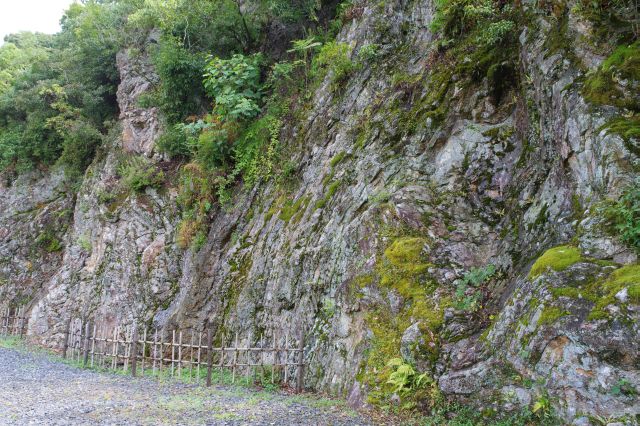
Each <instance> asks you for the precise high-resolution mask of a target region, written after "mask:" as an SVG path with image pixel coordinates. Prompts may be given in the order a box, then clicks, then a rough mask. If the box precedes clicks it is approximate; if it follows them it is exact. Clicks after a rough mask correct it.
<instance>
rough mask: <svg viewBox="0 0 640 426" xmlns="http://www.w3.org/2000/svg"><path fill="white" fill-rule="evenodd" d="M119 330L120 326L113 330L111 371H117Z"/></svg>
mask: <svg viewBox="0 0 640 426" xmlns="http://www.w3.org/2000/svg"><path fill="white" fill-rule="evenodd" d="M118 328H119V326H116V327H114V328H113V341H112V342H111V349H112V356H111V369H112V370H115V369H116V358H117V357H118V349H117V346H116V341H117V340H116V339H117V337H118Z"/></svg>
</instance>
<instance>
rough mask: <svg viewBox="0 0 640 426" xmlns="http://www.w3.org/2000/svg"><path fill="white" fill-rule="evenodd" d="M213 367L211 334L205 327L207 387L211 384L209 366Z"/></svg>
mask: <svg viewBox="0 0 640 426" xmlns="http://www.w3.org/2000/svg"><path fill="white" fill-rule="evenodd" d="M212 367H213V335H212V334H211V329H210V328H209V327H207V387H210V386H211V368H212Z"/></svg>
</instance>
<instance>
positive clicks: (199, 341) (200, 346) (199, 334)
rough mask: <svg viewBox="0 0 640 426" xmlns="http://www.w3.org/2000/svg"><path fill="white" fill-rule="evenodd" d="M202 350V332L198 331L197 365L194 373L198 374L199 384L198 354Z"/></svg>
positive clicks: (198, 381)
mask: <svg viewBox="0 0 640 426" xmlns="http://www.w3.org/2000/svg"><path fill="white" fill-rule="evenodd" d="M201 351H202V332H200V331H199V332H198V365H197V367H196V368H197V371H196V374H197V375H198V380H197V383H198V384H200V355H201Z"/></svg>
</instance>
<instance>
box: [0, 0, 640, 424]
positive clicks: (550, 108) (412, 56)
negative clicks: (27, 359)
mask: <svg viewBox="0 0 640 426" xmlns="http://www.w3.org/2000/svg"><path fill="white" fill-rule="evenodd" d="M524 3H525V5H526V4H529V3H532V2H524ZM573 3H574V2H571V4H573ZM569 9H570V8H569ZM432 14H433V2H432V1H431V0H418V1H413V2H407V1H403V0H391V1H385V2H382V3H375V2H367V3H366V4H364V6H363V11H362V14H361V16H359V17H357V18H355V19H353V20H352V21H351V22H350V23H348V24H347V25H346V26H345V27H344V28H343V30H342V32H341V33H340V35H339V36H338V39H339V41H341V42H344V43H348V44H349V45H350V46H351V47H352V49H353V51H352V56H353V57H354V60H355V58H356V55H357V51H358V49H360V48H361V47H362V46H364V45H368V44H376V45H378V46H379V49H380V55H381V58H382V59H381V60H380V61H379V62H377V63H371V64H366V66H363V67H362V69H361V70H359V71H357V72H355V73H354V74H353V75H352V76H351V78H350V79H349V81H348V82H347V83H346V84H345V86H344V87H343V88H341V90H339V91H336V92H333V91H332V90H331V87H330V86H331V84H330V79H331V76H330V75H329V76H327V78H326V79H325V81H324V82H323V83H322V84H321V85H320V87H318V89H317V91H316V93H315V94H314V97H313V100H312V103H311V108H310V110H309V111H308V112H307V113H305V114H306V115H305V117H303V119H301V120H294V121H292V122H289V123H287V125H286V126H285V128H284V129H283V131H282V133H281V140H282V144H283V145H284V146H283V149H284V150H285V151H286V152H287V154H288V157H289V158H288V159H290V160H291V161H292V162H293V163H294V164H296V166H297V169H296V171H295V174H296V178H297V180H296V181H295V182H294V183H293V184H292V185H291V188H288V189H286V190H285V189H283V188H281V187H278V186H277V185H276V184H275V183H274V182H272V181H270V182H263V183H260V184H258V185H256V186H255V187H254V188H244V189H243V188H241V187H240V186H238V187H236V188H235V193H234V198H233V201H232V205H231V206H228V207H225V208H219V207H216V208H215V209H214V211H213V212H212V213H211V226H210V230H209V234H208V236H207V239H206V242H205V244H204V245H203V247H202V248H201V249H200V250H199V251H198V252H194V251H193V250H191V249H189V250H182V249H180V248H179V247H178V245H177V243H176V233H177V231H176V230H177V227H178V223H179V219H180V216H179V212H178V211H177V207H176V203H175V197H176V190H175V187H173V186H171V185H169V187H168V188H166V189H165V190H163V191H154V190H147V192H145V193H144V194H126V193H124V192H122V191H121V190H120V189H119V176H118V174H117V162H118V156H119V155H122V152H123V151H125V152H129V153H139V154H143V155H146V156H149V157H152V158H153V157H154V148H153V144H154V141H155V140H156V137H157V135H158V132H159V130H160V127H159V124H158V120H157V111H155V110H145V109H141V108H139V107H138V106H136V105H137V104H136V102H135V101H136V99H137V97H138V96H139V95H140V93H143V92H144V91H145V90H147V89H148V83H147V81H146V80H144V79H141V78H140V77H139V76H138V75H136V74H135V73H133V72H132V70H133V69H134V65H135V64H134V63H133V62H132V59H131V58H130V57H128V56H127V55H126V54H124V53H123V54H120V55H119V56H118V62H119V66H120V70H121V74H122V84H121V87H120V90H119V91H118V96H119V103H120V105H121V114H122V125H123V136H122V137H121V138H120V139H119V140H118V141H117V143H115V144H114V146H112V147H109V149H107V152H106V154H105V155H104V156H102V157H100V158H98V159H97V160H96V161H95V162H94V164H93V165H92V166H91V167H90V168H89V170H88V171H87V174H86V176H85V179H84V182H83V184H82V187H81V189H80V191H79V192H78V194H77V195H71V194H67V193H66V192H64V191H63V190H61V189H60V188H61V185H62V183H61V175H60V174H59V173H56V172H53V173H51V174H50V175H44V176H42V175H41V176H37V177H31V178H30V179H29V178H27V177H24V178H22V179H21V180H19V181H17V182H15V183H13V184H12V185H11V186H8V187H2V188H0V206H2V208H1V209H0V254H1V255H2V260H1V263H0V268H1V269H0V295H3V296H4V297H5V298H6V297H8V298H9V299H11V300H16V301H17V300H19V299H20V298H21V297H22V296H23V295H24V296H25V297H27V298H29V300H32V302H31V304H30V306H31V308H30V323H29V334H30V336H31V338H32V339H34V340H39V341H40V342H42V343H45V344H47V345H49V346H55V345H57V344H59V342H60V339H61V332H62V330H63V328H64V323H65V320H66V318H67V317H68V316H69V315H80V316H85V315H86V316H97V317H100V318H105V319H106V320H107V321H111V322H116V321H120V322H128V321H132V320H133V319H134V318H135V319H137V320H138V321H142V322H146V323H150V324H151V323H153V324H155V325H158V326H161V327H166V328H168V327H173V326H180V327H185V328H188V327H195V328H202V327H203V326H204V324H205V323H209V324H210V325H211V326H212V327H213V328H214V329H215V330H223V329H224V330H227V331H232V332H233V331H238V332H240V333H241V334H242V335H249V334H253V335H256V334H258V333H259V332H260V331H261V330H265V329H270V328H280V329H286V330H289V331H290V332H291V333H297V331H298V330H299V328H301V327H303V328H304V329H306V330H307V331H308V339H307V347H306V349H307V351H306V353H307V354H308V355H307V359H306V361H307V363H308V369H307V370H306V372H307V373H306V377H305V383H306V385H307V386H308V387H309V388H313V389H317V390H322V391H327V392H331V393H334V394H338V395H344V396H346V395H351V400H352V401H354V403H357V404H362V403H364V402H365V401H366V393H367V392H368V389H366V386H364V385H363V384H362V383H360V382H359V381H358V380H357V379H356V378H357V375H358V373H359V372H360V371H361V367H362V364H363V362H364V360H365V358H366V356H367V353H368V350H369V349H370V348H371V344H372V340H373V338H374V333H373V332H372V328H373V326H374V325H375V324H372V323H371V320H370V318H371V315H372V313H374V312H378V311H380V310H384V311H385V312H389V313H391V317H392V318H393V317H400V316H401V314H402V312H403V309H405V308H406V306H407V300H405V298H403V297H402V296H401V295H400V294H398V293H397V292H393V291H390V292H386V293H385V292H382V291H380V286H379V285H378V284H379V283H378V282H376V281H375V280H373V281H371V280H370V282H367V281H364V280H362V277H367V276H368V274H372V273H375V272H376V271H377V269H376V268H378V267H379V265H380V264H381V262H383V252H384V250H385V249H386V248H387V247H388V246H389V245H390V244H391V243H392V241H393V238H394V237H393V236H390V232H389V231H390V230H395V231H397V230H402V232H405V233H407V234H410V235H420V236H422V237H424V239H425V240H426V242H425V247H424V249H423V254H424V255H425V256H426V258H428V262H429V269H428V273H429V276H430V277H431V278H432V279H433V281H434V282H435V283H437V291H434V292H433V294H431V295H430V296H429V297H430V299H431V301H432V302H433V303H435V304H439V305H445V304H446V302H447V298H449V301H450V296H451V293H452V292H453V291H454V284H453V283H454V281H455V280H456V279H458V278H460V277H462V276H463V275H464V273H465V272H466V271H468V270H470V269H472V268H478V267H483V266H485V265H487V264H493V265H495V266H496V268H497V269H498V270H499V274H498V275H497V276H496V278H494V279H493V280H492V284H491V288H490V289H489V290H490V292H491V294H490V295H489V297H487V300H486V305H487V306H484V307H483V309H484V310H485V311H486V312H490V313H491V315H490V316H489V315H486V316H484V317H482V316H480V315H472V314H469V313H465V312H458V311H455V310H450V309H448V310H447V311H446V314H445V317H444V324H443V330H444V332H443V333H441V336H439V339H440V340H439V341H438V344H437V345H436V344H435V343H434V342H431V343H433V344H434V345H436V346H438V348H437V349H438V350H437V351H434V352H437V353H436V355H437V358H438V359H437V360H436V362H435V363H431V364H429V365H433V366H432V369H433V370H432V371H431V373H432V374H433V376H434V379H435V380H436V381H437V383H438V385H439V387H440V390H441V391H443V392H444V393H445V394H446V395H447V396H451V397H454V398H459V399H462V400H465V401H470V402H471V403H476V402H479V401H482V403H483V404H489V405H493V406H496V407H504V404H505V401H502V400H500V401H496V395H504V396H505V398H507V399H508V401H507V403H508V404H510V405H509V406H508V407H507V408H508V409H510V410H511V409H516V408H517V407H518V406H520V405H527V404H530V403H532V402H533V401H535V398H537V397H538V396H539V395H542V393H543V392H548V394H549V396H550V397H551V400H552V401H554V404H556V405H557V407H556V408H557V410H558V412H559V413H560V414H561V415H563V416H566V419H567V421H570V420H572V419H574V418H575V419H584V414H590V415H598V416H601V417H603V418H609V417H616V416H622V415H624V414H628V415H629V416H631V417H632V416H633V415H637V414H638V413H640V405H639V403H638V401H637V400H633V399H630V398H629V397H628V396H626V395H615V394H614V393H612V392H611V389H612V386H613V385H614V384H615V383H616V381H619V380H622V379H624V380H627V381H629V383H631V384H632V385H633V386H635V388H636V389H640V379H639V377H638V374H639V373H638V366H639V364H638V348H637V345H636V344H635V343H636V342H638V341H639V340H640V339H639V336H638V322H637V320H638V319H637V315H638V308H637V306H631V305H629V306H628V307H620V306H619V305H620V303H622V304H624V303H626V302H624V300H625V294H624V292H622V293H620V294H619V297H617V299H616V300H618V301H619V302H620V303H619V304H617V305H616V304H613V305H611V307H610V310H611V318H612V320H610V321H603V320H599V321H597V320H590V319H588V313H589V311H590V310H591V308H592V307H593V306H592V305H593V303H591V302H589V301H587V300H583V299H568V298H559V299H554V298H553V297H552V296H551V289H552V288H559V287H564V286H576V285H579V284H580V283H581V282H582V281H581V280H583V279H584V277H586V276H589V277H597V278H598V279H600V278H601V279H605V278H606V277H607V276H608V274H610V273H611V269H607V268H606V267H603V266H601V265H599V264H597V263H595V262H591V261H589V262H586V263H580V264H577V265H574V266H573V267H572V268H570V269H569V270H568V271H565V272H563V273H562V274H554V273H550V274H543V275H542V276H541V277H539V278H538V279H536V280H534V281H532V280H529V279H528V278H527V275H528V272H529V268H530V266H531V264H532V263H533V261H534V260H535V259H536V258H538V257H539V256H540V255H541V254H542V253H543V252H544V251H545V250H546V249H548V248H551V247H554V246H557V245H560V244H566V243H567V242H569V241H573V242H575V243H577V245H578V246H579V247H580V249H581V250H582V251H583V253H584V255H585V256H588V257H589V258H594V259H601V260H608V261H613V262H618V263H623V264H629V263H634V262H637V256H636V254H635V253H633V251H631V250H630V249H629V248H627V247H625V246H624V245H623V244H622V243H621V242H620V241H619V240H617V239H616V238H614V237H612V236H610V235H608V234H606V233H604V232H603V231H602V227H601V226H600V219H599V218H598V212H597V208H596V207H597V205H598V203H599V202H601V201H602V200H603V199H604V198H606V197H609V196H612V197H614V196H617V195H618V194H620V192H621V191H622V188H624V186H625V185H626V184H627V183H629V182H631V181H632V179H633V178H634V177H635V174H634V172H633V167H632V166H634V165H635V166H637V165H638V158H637V157H636V156H635V155H634V154H633V153H632V152H630V151H629V150H628V149H627V148H626V147H625V144H624V143H623V141H622V140H621V139H620V138H619V137H618V136H616V135H612V134H607V133H606V132H604V131H602V130H601V127H602V125H603V124H604V123H606V122H607V120H608V119H610V118H611V117H615V116H616V115H617V114H620V111H616V110H615V109H614V108H596V107H594V106H592V105H589V104H588V103H587V102H586V101H585V100H584V99H583V98H582V96H581V91H580V84H581V80H582V78H583V77H584V75H585V72H587V71H588V70H589V69H594V68H595V67H596V66H598V65H599V64H600V62H601V61H602V59H603V58H602V57H601V56H600V54H599V52H594V49H593V48H592V47H591V46H589V45H588V44H587V43H586V42H585V40H584V37H581V36H580V35H581V34H582V31H584V28H583V26H584V25H583V23H581V22H580V18H579V17H578V16H575V15H574V13H573V12H569V14H570V16H569V28H568V35H567V37H569V38H571V40H574V43H575V54H576V57H577V60H578V61H580V62H581V65H582V66H574V65H572V63H571V62H570V60H569V58H566V57H563V55H562V54H561V53H558V52H550V51H548V49H547V47H545V46H546V40H547V39H548V38H549V37H552V36H553V34H554V31H555V30H554V27H553V25H552V22H551V19H552V18H551V17H549V16H546V15H542V14H541V15H540V16H539V17H538V25H537V27H536V29H535V30H534V29H527V30H526V31H524V32H523V34H522V35H521V37H520V42H521V57H520V62H519V67H520V69H521V73H522V75H523V76H526V81H527V84H526V85H524V86H523V87H522V90H518V91H516V92H512V93H509V99H511V100H510V101H508V102H503V103H502V104H500V105H497V106H496V105H493V103H492V100H491V97H490V95H489V93H488V90H487V82H486V81H483V82H481V83H478V84H477V85H476V86H474V87H473V90H471V91H469V90H465V89H464V88H463V87H461V86H460V85H459V84H458V81H457V76H455V75H452V76H451V81H452V82H453V83H452V89H451V91H450V93H448V96H447V97H448V101H449V102H450V105H449V108H448V110H447V114H446V117H445V119H444V120H443V122H442V123H435V122H434V121H433V120H432V119H431V118H428V119H424V120H416V122H415V123H412V124H413V125H414V126H415V128H412V129H411V130H410V131H409V130H407V129H406V128H404V127H403V124H402V120H401V118H402V114H403V111H404V110H403V108H404V106H403V105H405V104H407V106H406V108H410V107H411V103H412V102H415V101H417V100H420V99H422V98H424V97H425V96H427V95H428V93H429V90H431V88H430V87H429V84H428V82H429V81H430V78H431V75H430V74H429V73H430V69H431V68H430V57H429V53H430V49H431V45H430V42H431V40H432V38H433V36H432V34H431V32H430V30H429V29H428V28H429V25H428V24H429V22H430V21H431V19H432ZM572 60H573V59H572ZM148 72H149V73H150V74H152V71H151V70H148ZM396 74H397V75H405V74H406V75H407V76H409V77H420V78H422V79H423V80H420V81H425V82H427V83H425V84H423V85H422V86H419V85H418V86H415V87H408V86H407V85H403V84H397V83H395V82H394V80H393V76H394V75H396ZM405 112H406V111H405ZM338 155H344V158H343V160H342V161H340V162H338V163H336V164H334V165H333V166H332V165H331V163H332V161H331V160H332V159H335V158H336V156H338ZM154 161H161V159H160V158H159V156H158V155H156V156H155V158H154ZM327 182H329V183H335V185H336V186H335V189H336V190H335V193H332V196H330V197H328V198H327V199H326V202H324V203H318V201H320V200H325V197H327V194H328V193H329V191H328V188H327V186H328V184H327ZM109 194H110V195H109ZM107 195H109V196H107ZM330 195H331V194H330ZM105 199H108V200H109V201H107V202H105V201H104V200H105ZM300 199H304V200H307V201H306V202H304V203H302V207H301V208H300V210H299V211H298V212H297V213H296V215H295V216H294V217H293V218H291V219H290V220H283V219H282V218H281V215H280V214H279V213H280V211H281V208H282V207H283V205H284V204H285V203H286V202H287V201H292V202H294V201H296V200H300ZM14 206H17V207H14ZM68 209H71V210H72V214H70V215H69V216H68V217H67V216H64V215H62V214H61V212H62V211H66V210H68ZM50 212H58V213H60V217H64V218H65V219H64V220H63V223H64V224H65V226H66V228H65V226H63V225H62V224H61V225H60V226H59V227H58V226H57V225H56V232H57V234H56V235H58V236H59V238H60V239H61V241H62V242H63V247H64V249H63V251H62V252H60V253H58V252H56V253H47V254H45V253H43V252H42V251H40V252H37V253H35V254H34V253H32V252H31V247H32V246H33V237H34V235H37V234H38V232H39V230H40V229H41V228H42V227H43V226H45V225H44V223H54V224H55V223H57V222H55V221H52V220H51V219H50V218H51V214H50ZM52 226H53V225H52ZM581 277H583V278H581ZM327 301H329V302H327ZM547 306H552V307H557V308H558V309H563V310H567V311H568V312H570V314H568V315H564V316H562V318H560V319H558V321H555V322H554V323H553V324H552V325H550V326H547V325H545V326H540V324H539V320H540V318H541V316H542V311H543V310H544V308H545V307H547ZM623 308H624V309H623ZM616 310H617V311H616ZM409 320H410V321H409V323H408V324H406V325H404V328H403V330H402V331H404V330H406V327H410V326H411V325H412V324H413V322H414V320H417V319H415V318H414V319H411V318H409ZM623 320H624V321H623ZM625 321H626V322H625ZM629 321H631V322H630V323H629ZM413 331H415V330H413ZM413 331H412V333H411V335H409V334H407V336H406V339H401V340H404V341H405V347H404V353H403V355H407V358H408V357H409V356H410V355H411V354H410V353H409V351H408V349H409V345H410V343H411V342H414V341H417V340H416V339H418V340H419V338H418V337H417V335H416V333H413ZM400 337H402V336H400ZM429 337H430V338H431V336H429ZM431 349H433V348H430V350H431ZM399 350H400V347H398V351H399ZM514 377H516V378H517V380H516V379H514ZM522 382H527V383H529V382H532V383H535V386H533V385H532V387H531V389H527V388H525V387H523V385H522ZM514 395H515V397H512V396H514ZM528 396H530V397H531V398H529V397H528ZM576 421H582V420H576Z"/></svg>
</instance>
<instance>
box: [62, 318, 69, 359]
mask: <svg viewBox="0 0 640 426" xmlns="http://www.w3.org/2000/svg"><path fill="white" fill-rule="evenodd" d="M70 333H71V317H69V321H67V328H66V329H65V332H64V344H63V349H62V350H63V352H62V359H67V349H69V334H70Z"/></svg>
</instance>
